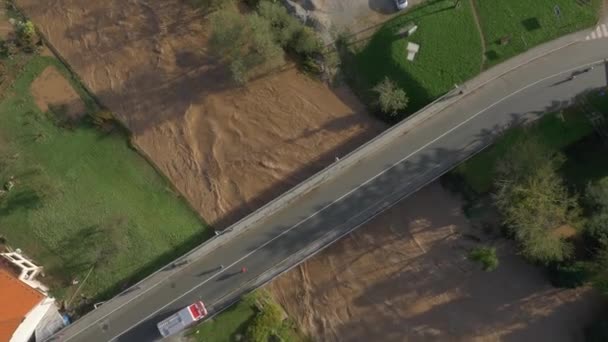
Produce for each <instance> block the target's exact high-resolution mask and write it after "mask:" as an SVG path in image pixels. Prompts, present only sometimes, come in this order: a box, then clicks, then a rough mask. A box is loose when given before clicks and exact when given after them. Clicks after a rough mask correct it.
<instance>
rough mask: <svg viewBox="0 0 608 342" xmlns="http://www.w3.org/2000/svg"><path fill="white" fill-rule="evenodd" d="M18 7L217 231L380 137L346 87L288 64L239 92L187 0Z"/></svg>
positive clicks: (61, 0)
mask: <svg viewBox="0 0 608 342" xmlns="http://www.w3.org/2000/svg"><path fill="white" fill-rule="evenodd" d="M18 4H19V5H20V6H21V7H22V8H23V9H24V10H25V12H26V13H27V14H28V15H29V16H31V18H32V20H33V21H34V22H35V24H36V25H37V26H38V27H39V28H40V29H41V31H42V32H43V33H44V34H45V35H46V36H47V37H48V38H49V40H50V41H51V43H52V44H53V45H54V46H55V47H56V48H57V49H58V50H59V52H60V54H61V55H62V56H63V57H64V58H65V59H66V60H67V61H68V62H69V63H70V65H71V66H72V67H73V68H74V70H76V71H77V72H78V73H79V75H80V76H81V77H82V79H83V80H84V82H85V84H86V85H87V86H88V87H89V88H90V89H91V90H92V91H93V92H95V94H96V95H97V96H98V97H99V98H100V100H101V101H102V102H103V103H104V104H105V105H107V106H108V107H109V108H110V109H111V110H112V111H114V112H115V113H116V114H117V115H118V117H119V118H120V119H121V120H122V121H123V122H124V123H125V124H126V125H127V127H128V128H129V129H130V130H131V131H132V132H133V139H134V142H135V144H136V145H137V146H138V147H139V148H140V149H141V150H142V152H143V153H144V154H146V155H148V156H149V157H150V158H151V159H152V160H153V162H154V163H155V164H156V165H157V166H158V167H159V168H160V169H161V170H162V171H163V172H164V173H165V174H166V175H167V176H168V177H169V178H170V180H171V181H172V182H173V184H175V186H176V187H177V188H178V189H179V190H180V191H181V192H182V193H184V194H185V196H186V197H187V199H188V201H189V202H190V203H191V204H192V205H193V206H194V207H195V208H196V209H197V210H198V211H199V213H200V214H201V216H202V217H203V218H204V219H205V220H206V221H207V222H208V223H210V224H212V225H214V226H215V227H225V226H227V225H228V224H230V223H232V222H234V221H235V220H236V219H238V218H240V217H242V216H243V215H245V214H246V213H248V212H250V211H252V210H253V209H255V208H257V207H259V206H261V205H263V204H264V203H266V202H267V201H269V200H271V199H272V198H274V197H276V196H277V195H279V194H280V193H282V192H284V191H285V190H287V189H289V188H290V187H291V186H293V185H295V184H297V183H298V182H300V181H302V180H303V179H305V178H307V177H308V176H310V175H311V174H312V173H314V172H316V171H317V170H320V169H321V168H322V167H324V166H325V165H327V164H329V163H331V162H332V161H334V159H335V157H336V156H342V155H344V154H345V153H347V152H348V151H350V150H352V149H353V148H355V147H356V146H358V145H360V144H361V143H362V142H364V141H366V140H368V139H369V138H370V137H372V136H374V135H376V134H377V133H378V132H380V131H381V130H382V129H384V126H383V125H381V124H380V123H378V122H376V121H374V120H373V119H371V117H369V116H368V115H367V114H366V113H365V112H364V108H363V107H362V106H361V104H359V103H358V102H357V100H356V99H355V98H354V97H353V95H351V94H350V92H349V91H348V90H347V89H334V90H332V89H329V88H327V87H325V86H324V85H322V84H321V83H319V82H317V81H314V80H312V79H310V78H308V77H307V76H305V75H303V74H300V73H298V72H297V71H296V70H294V69H293V68H292V67H288V66H287V67H286V68H284V69H285V70H283V71H280V72H277V73H276V74H273V75H271V76H267V77H262V78H259V79H257V80H255V81H253V82H251V83H250V84H249V85H247V86H246V87H245V88H235V87H234V85H233V84H232V82H230V81H229V77H228V73H227V70H226V69H225V67H223V66H222V65H221V64H220V63H218V61H217V60H216V58H214V57H213V56H211V55H210V54H209V53H208V51H206V49H205V46H206V41H207V39H208V32H207V31H206V28H205V27H204V24H205V21H204V20H203V18H202V17H201V15H200V14H198V13H195V12H193V11H192V9H191V8H190V7H189V6H188V5H186V2H185V1H180V0H170V1H161V0H156V1H144V0H129V1H123V0H120V1H119V0H111V1H93V2H92V1H89V0H53V1H51V0H47V1H39V0H19V1H18Z"/></svg>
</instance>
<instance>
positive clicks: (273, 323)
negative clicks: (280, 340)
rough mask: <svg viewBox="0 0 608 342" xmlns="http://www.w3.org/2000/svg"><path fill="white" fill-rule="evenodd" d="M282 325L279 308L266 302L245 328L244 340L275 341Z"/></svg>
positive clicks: (254, 341) (253, 341) (249, 341)
mask: <svg viewBox="0 0 608 342" xmlns="http://www.w3.org/2000/svg"><path fill="white" fill-rule="evenodd" d="M282 324H283V315H282V310H281V308H280V307H279V306H278V305H277V304H275V303H273V302H270V301H268V302H266V303H265V304H264V307H263V309H262V311H260V312H259V313H258V314H257V315H256V316H255V318H254V319H253V321H252V322H251V324H250V325H249V326H248V327H247V331H246V333H245V334H246V340H247V341H248V342H268V341H269V340H270V339H271V338H273V339H276V338H277V337H278V336H279V335H280V334H279V331H280V329H281V326H282Z"/></svg>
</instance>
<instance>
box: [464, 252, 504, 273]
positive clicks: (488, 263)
mask: <svg viewBox="0 0 608 342" xmlns="http://www.w3.org/2000/svg"><path fill="white" fill-rule="evenodd" d="M469 259H471V260H473V261H476V262H479V263H480V264H481V266H482V268H483V270H484V271H488V272H489V271H494V270H495V269H496V268H497V267H498V257H497V256H496V248H494V247H483V246H482V247H475V248H473V249H472V250H471V251H470V252H469Z"/></svg>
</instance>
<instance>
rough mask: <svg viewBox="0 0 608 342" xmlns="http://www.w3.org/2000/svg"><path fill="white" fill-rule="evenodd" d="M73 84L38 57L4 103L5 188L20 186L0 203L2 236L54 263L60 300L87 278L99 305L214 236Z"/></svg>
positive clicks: (1, 175) (0, 176) (0, 147)
mask: <svg viewBox="0 0 608 342" xmlns="http://www.w3.org/2000/svg"><path fill="white" fill-rule="evenodd" d="M69 81H71V78H70V77H69V74H68V72H67V71H66V70H65V69H64V68H63V66H62V65H61V64H60V63H58V62H57V60H55V59H53V58H51V57H35V58H34V59H32V61H30V62H29V63H28V64H27V65H26V66H25V68H24V70H23V71H22V72H21V74H20V76H19V77H18V78H17V80H16V82H15V83H14V85H13V87H12V88H10V89H9V93H8V95H7V97H6V98H5V99H4V100H3V101H2V102H0V142H1V143H0V184H2V186H3V187H5V189H9V188H10V191H6V193H5V194H4V195H3V197H2V198H0V234H1V235H3V236H4V237H5V238H6V239H7V241H8V243H9V244H10V245H11V246H12V247H13V248H21V249H22V250H23V251H24V252H25V253H27V254H28V255H30V256H31V257H33V258H34V260H35V261H36V262H38V263H40V264H42V266H44V268H45V272H46V274H47V278H46V279H44V280H43V281H44V282H46V283H48V284H49V285H51V287H52V288H53V290H54V294H55V295H56V296H58V297H59V298H66V297H68V296H69V295H70V294H71V293H72V291H70V289H71V290H73V289H75V288H76V286H74V284H72V281H73V280H78V281H79V283H80V284H79V285H82V292H81V294H83V295H85V297H86V298H91V299H93V298H97V297H105V296H107V295H112V294H115V293H116V291H117V290H119V289H120V288H121V287H122V286H124V285H126V284H127V283H130V282H133V281H134V280H136V279H138V278H140V277H141V276H142V275H145V274H146V273H147V272H149V271H151V270H153V269H156V268H158V267H160V266H161V265H163V264H165V263H167V262H168V261H169V260H170V259H172V258H174V257H176V256H178V255H180V254H181V253H183V252H185V251H186V250H188V249H190V248H192V247H193V246H194V245H195V244H198V243H200V242H201V241H202V240H204V238H205V237H206V236H208V234H207V233H208V230H207V229H206V227H205V226H204V224H203V223H202V222H201V221H200V220H199V218H198V217H197V215H196V214H195V213H194V212H193V211H192V210H190V208H188V206H187V205H186V204H185V203H184V202H183V201H182V200H181V199H180V198H179V196H177V195H176V194H175V193H173V192H172V190H171V189H170V187H169V185H168V184H167V183H166V182H165V181H164V179H163V178H162V177H160V176H159V175H158V174H157V173H156V171H155V170H154V169H153V168H152V167H151V166H150V165H149V164H148V163H147V162H146V161H145V160H144V159H143V158H141V157H140V156H139V155H138V154H137V153H135V152H134V151H133V150H132V149H131V148H130V147H129V145H128V143H127V140H126V139H125V137H124V136H122V135H121V134H117V133H111V134H107V133H102V132H100V131H99V130H98V129H96V128H94V127H91V126H90V125H88V124H86V120H84V119H83V116H84V115H86V114H88V113H90V112H91V111H92V110H95V108H93V106H92V105H91V103H92V102H91V101H88V100H87V97H86V93H85V92H84V91H83V90H82V89H81V88H79V87H78V84H77V83H76V82H69ZM83 99H84V100H85V101H83ZM8 184H10V185H8ZM87 274H88V275H89V276H88V278H86V277H87ZM85 278H86V281H85V280H84V279H85Z"/></svg>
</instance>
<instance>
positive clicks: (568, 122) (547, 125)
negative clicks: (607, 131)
mask: <svg viewBox="0 0 608 342" xmlns="http://www.w3.org/2000/svg"><path fill="white" fill-rule="evenodd" d="M592 131H593V127H592V126H591V124H590V123H589V120H587V118H586V117H585V116H584V115H581V112H580V111H579V110H578V109H577V108H569V109H566V110H565V111H563V112H562V113H551V114H545V115H544V116H543V117H542V118H540V119H538V120H537V121H534V122H532V123H531V124H529V125H527V126H523V127H516V128H513V129H510V130H508V131H507V132H506V133H505V134H504V135H503V136H502V137H500V138H499V139H498V140H497V141H496V142H495V143H494V144H493V145H492V146H491V147H489V148H488V149H486V150H484V151H482V152H480V153H479V154H477V155H476V156H475V157H473V158H471V159H470V160H468V161H466V162H464V163H462V164H461V165H460V166H458V168H457V169H456V170H455V172H456V173H458V174H460V175H461V176H462V177H463V178H464V179H465V181H466V182H467V184H468V185H470V186H471V188H472V189H473V190H474V191H476V192H477V193H480V194H481V193H485V192H488V191H490V190H491V188H492V184H493V183H492V182H493V179H494V177H495V172H494V171H495V167H496V163H497V161H498V160H500V159H502V158H503V156H504V155H505V153H506V152H507V151H508V149H509V148H510V147H511V146H512V145H513V144H514V143H515V142H516V141H518V140H520V139H521V138H522V137H523V136H524V135H525V134H529V135H532V136H536V137H538V139H539V140H541V141H542V142H543V144H545V145H547V146H549V147H552V148H555V149H558V150H559V149H562V148H564V147H565V146H568V145H570V144H572V143H574V142H576V141H578V140H580V139H581V138H583V137H585V136H587V135H589V134H590V133H591V132H592Z"/></svg>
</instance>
